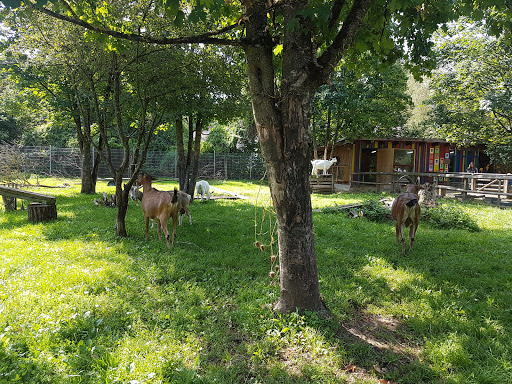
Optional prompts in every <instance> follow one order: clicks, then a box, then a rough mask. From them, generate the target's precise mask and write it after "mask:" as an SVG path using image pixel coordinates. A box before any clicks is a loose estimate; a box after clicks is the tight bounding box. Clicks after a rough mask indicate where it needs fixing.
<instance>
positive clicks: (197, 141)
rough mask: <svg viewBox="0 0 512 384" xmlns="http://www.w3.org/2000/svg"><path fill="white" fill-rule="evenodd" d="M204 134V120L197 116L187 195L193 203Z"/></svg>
mask: <svg viewBox="0 0 512 384" xmlns="http://www.w3.org/2000/svg"><path fill="white" fill-rule="evenodd" d="M202 134H203V119H202V117H201V115H199V116H197V119H196V129H195V136H194V154H193V156H192V172H191V173H190V181H189V184H188V188H187V191H186V192H187V193H188V194H189V195H190V196H192V198H191V200H190V201H191V202H192V201H194V189H195V187H196V181H197V174H198V172H199V158H200V156H201V135H202Z"/></svg>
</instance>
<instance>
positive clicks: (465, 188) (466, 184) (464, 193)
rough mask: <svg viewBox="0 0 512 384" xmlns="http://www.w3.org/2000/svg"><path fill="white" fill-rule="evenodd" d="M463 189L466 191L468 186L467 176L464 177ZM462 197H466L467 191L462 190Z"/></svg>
mask: <svg viewBox="0 0 512 384" xmlns="http://www.w3.org/2000/svg"><path fill="white" fill-rule="evenodd" d="M463 180H464V188H462V189H464V191H466V190H467V189H468V188H469V179H468V178H467V177H465V178H464V179H463ZM462 197H463V198H464V199H465V198H466V197H468V194H467V192H462Z"/></svg>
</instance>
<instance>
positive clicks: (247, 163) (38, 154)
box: [0, 145, 265, 180]
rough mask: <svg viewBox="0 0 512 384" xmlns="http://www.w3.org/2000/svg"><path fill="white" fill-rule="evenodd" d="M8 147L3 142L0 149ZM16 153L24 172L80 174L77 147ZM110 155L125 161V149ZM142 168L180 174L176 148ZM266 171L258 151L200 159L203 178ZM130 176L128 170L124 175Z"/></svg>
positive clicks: (250, 176)
mask: <svg viewBox="0 0 512 384" xmlns="http://www.w3.org/2000/svg"><path fill="white" fill-rule="evenodd" d="M6 147H7V146H2V145H0V153H1V152H2V148H6ZM10 147H12V146H10ZM17 153H18V154H19V155H18V156H19V160H18V162H19V164H20V168H21V171H22V172H25V173H31V174H37V175H42V176H43V175H44V176H54V177H80V176H81V171H82V162H81V155H80V151H79V150H78V149H77V148H55V147H53V146H45V147H29V146H23V147H17ZM111 156H112V162H113V164H114V166H119V165H120V164H121V163H122V161H123V150H122V149H113V150H112V151H111ZM143 170H144V171H145V172H147V173H150V174H152V175H154V176H159V177H169V178H177V177H178V155H177V152H176V151H175V150H174V151H166V152H162V151H150V152H148V154H147V157H146V162H145V165H144V167H143ZM127 172H129V171H127ZM264 173H265V166H264V164H263V161H262V159H261V157H260V156H259V154H257V153H215V152H214V153H203V154H201V157H200V160H199V171H198V178H200V179H224V180H257V179H261V178H262V177H263V175H264ZM98 176H99V177H101V178H108V177H111V176H112V175H111V173H110V171H109V169H108V167H107V166H106V164H104V163H101V162H100V165H99V172H98ZM128 176H130V175H129V174H128V173H127V174H126V175H125V177H128Z"/></svg>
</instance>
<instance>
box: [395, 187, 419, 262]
mask: <svg viewBox="0 0 512 384" xmlns="http://www.w3.org/2000/svg"><path fill="white" fill-rule="evenodd" d="M421 189H423V186H421V185H419V184H407V186H406V189H405V192H404V193H401V194H400V195H398V197H397V198H396V199H395V200H394V201H393V204H392V205H391V216H393V219H395V220H396V242H397V243H398V238H399V237H400V241H401V242H402V254H403V255H404V256H405V239H404V227H409V250H410V251H412V246H413V244H414V237H415V235H416V230H417V229H418V224H419V223H420V216H421V208H420V205H419V203H418V192H419V191H420V190H421Z"/></svg>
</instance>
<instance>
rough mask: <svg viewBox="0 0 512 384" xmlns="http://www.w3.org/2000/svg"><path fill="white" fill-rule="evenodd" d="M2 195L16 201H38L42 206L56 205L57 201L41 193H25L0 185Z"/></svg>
mask: <svg viewBox="0 0 512 384" xmlns="http://www.w3.org/2000/svg"><path fill="white" fill-rule="evenodd" d="M0 195H2V196H7V197H14V198H16V199H22V200H29V201H37V202H39V203H42V204H47V205H55V203H56V201H57V199H56V198H55V196H49V195H43V194H41V193H35V192H29V191H24V190H22V189H16V188H9V187H5V186H3V185H0Z"/></svg>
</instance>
